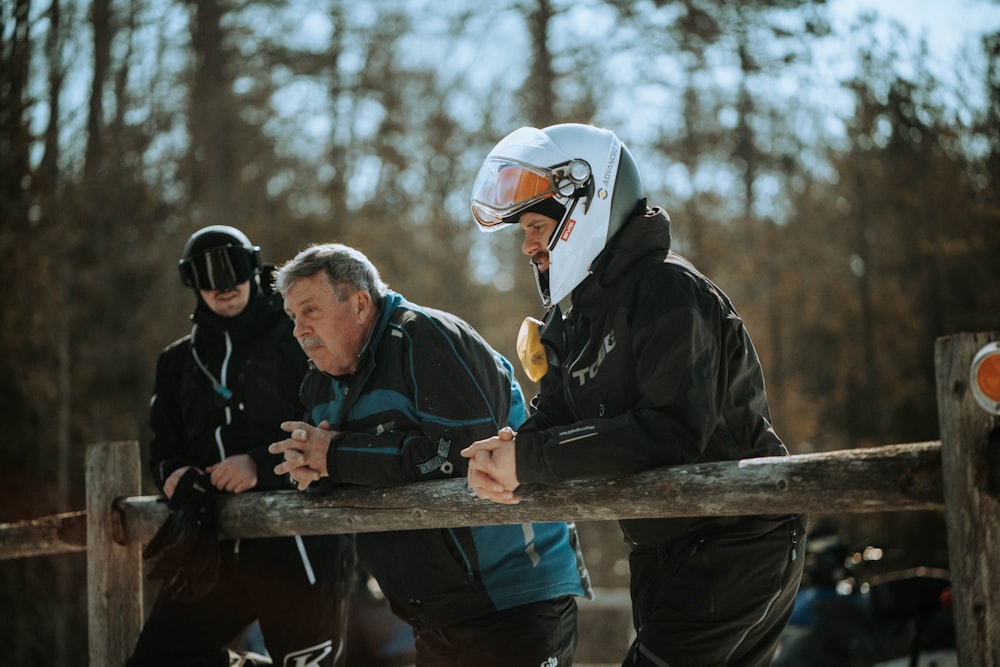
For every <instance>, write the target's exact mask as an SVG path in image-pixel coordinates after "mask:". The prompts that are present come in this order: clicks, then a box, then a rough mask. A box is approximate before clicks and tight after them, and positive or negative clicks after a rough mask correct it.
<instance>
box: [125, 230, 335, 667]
mask: <svg viewBox="0 0 1000 667" xmlns="http://www.w3.org/2000/svg"><path fill="white" fill-rule="evenodd" d="M179 269H180V274H181V280H182V282H183V284H184V285H185V286H187V287H190V288H192V289H193V290H194V293H195V299H196V305H195V310H194V313H193V314H192V315H191V321H192V326H191V333H190V334H189V335H187V336H185V337H183V338H181V339H180V340H177V341H175V342H174V343H172V344H171V345H169V346H168V347H167V348H165V349H164V350H163V352H161V354H160V357H159V360H158V362H157V366H156V380H155V388H154V393H153V397H152V401H151V408H150V427H151V429H152V432H153V439H152V441H151V443H150V466H151V470H152V475H153V479H154V481H155V482H156V484H157V485H158V486H159V487H160V488H161V489H162V490H163V493H164V495H165V496H166V497H167V498H168V505H169V506H170V508H171V510H173V511H172V512H171V516H170V518H169V519H168V520H167V522H165V524H164V526H163V527H162V528H161V530H160V531H158V533H157V536H156V537H154V539H153V540H152V541H151V542H150V545H149V546H148V547H147V549H146V552H145V554H144V555H146V556H148V557H149V560H150V561H151V563H152V566H151V567H150V576H151V577H154V578H157V579H162V580H163V582H164V583H163V586H162V588H161V589H160V591H159V594H158V596H157V599H156V602H155V604H154V606H153V608H152V610H151V612H150V614H149V617H148V618H147V619H146V623H145V625H144V627H143V629H142V632H141V633H140V636H139V639H138V642H137V643H136V646H135V650H134V653H133V655H132V657H131V658H130V659H129V661H128V663H127V664H128V665H129V666H130V667H139V666H150V665H164V666H166V665H170V666H171V667H177V666H181V665H220V666H224V665H228V664H229V656H228V654H227V648H226V647H227V646H228V645H229V644H230V643H231V642H232V640H233V639H234V638H235V637H236V636H237V635H238V634H239V633H240V631H241V630H242V629H243V628H245V627H246V626H247V625H248V624H250V623H251V622H253V621H254V620H259V621H260V627H261V630H262V632H263V635H264V641H265V645H266V647H267V651H268V652H269V653H270V656H271V658H272V659H273V662H274V664H276V665H299V666H306V665H310V666H312V665H314V666H322V667H329V666H332V665H337V664H341V659H342V655H343V652H344V651H343V647H344V631H345V620H346V615H345V609H346V602H347V591H346V588H347V587H348V585H349V582H350V576H351V574H352V569H353V562H354V547H353V543H352V538H350V537H343V536H336V535H332V536H306V537H300V536H294V537H280V538H265V539H243V540H223V541H221V542H218V541H217V537H216V535H215V531H214V524H213V522H212V512H211V503H212V500H211V499H212V496H213V495H214V494H217V493H243V492H245V491H254V490H271V489H288V488H289V482H288V479H287V478H284V477H279V476H278V475H276V474H275V473H274V467H275V465H276V464H277V463H278V462H279V461H280V458H279V457H275V456H274V455H272V454H269V453H268V451H267V446H268V445H269V444H270V443H271V442H273V441H274V440H276V439H278V438H279V437H280V436H282V435H283V432H282V431H281V429H280V424H281V423H282V422H283V421H286V420H289V419H299V418H301V416H302V415H303V414H304V408H303V406H302V404H301V403H300V401H299V398H298V390H299V384H300V383H301V381H302V378H303V376H304V375H305V373H306V369H307V363H308V362H307V359H306V356H305V354H304V353H303V352H302V350H301V348H300V347H299V345H298V343H296V341H295V338H293V337H292V333H291V330H292V327H291V323H290V322H289V321H288V318H287V317H286V316H285V314H284V312H283V309H282V305H281V299H280V297H277V296H276V295H274V294H273V293H272V291H271V286H270V284H269V278H270V277H269V276H267V275H262V272H263V270H264V269H265V267H264V266H263V265H262V263H261V255H260V248H259V247H256V246H254V245H253V244H252V243H251V242H250V240H249V239H248V238H247V236H246V235H245V234H244V233H243V232H241V231H240V230H238V229H236V228H234V227H228V226H223V225H213V226H209V227H205V228H203V229H201V230H199V231H197V232H195V233H194V234H193V235H192V236H191V237H190V239H189V240H188V242H187V244H186V245H185V248H184V253H183V256H182V258H181V260H180V263H179Z"/></svg>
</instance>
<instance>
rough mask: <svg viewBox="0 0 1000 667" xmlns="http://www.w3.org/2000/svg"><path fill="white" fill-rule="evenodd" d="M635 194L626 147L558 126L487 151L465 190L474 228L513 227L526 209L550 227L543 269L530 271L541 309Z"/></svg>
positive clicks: (594, 252) (581, 128)
mask: <svg viewBox="0 0 1000 667" xmlns="http://www.w3.org/2000/svg"><path fill="white" fill-rule="evenodd" d="M642 197H643V192H642V180H641V179H640V177H639V170H638V169H637V168H636V165H635V160H633V159H632V154H631V153H629V150H628V148H626V147H625V145H624V144H622V142H621V141H620V140H619V139H618V137H616V136H615V134H614V132H611V131H610V130H603V129H600V128H597V127H593V126H591V125H582V124H579V123H563V124H560V125H552V126H550V127H547V128H544V129H541V130H539V129H537V128H534V127H522V128H520V129H517V130H514V131H513V132H511V133H510V134H508V135H507V136H506V137H504V138H503V139H502V140H501V141H500V143H498V144H497V145H496V146H494V148H493V150H491V151H490V153H489V155H487V156H486V160H485V161H484V162H483V166H482V167H481V168H480V169H479V174H478V175H477V176H476V180H475V184H474V185H473V187H472V215H473V216H474V217H475V219H476V222H477V223H478V224H479V228H480V229H481V230H482V231H487V232H493V231H496V230H498V229H501V228H504V227H509V226H510V224H517V222H518V218H519V217H520V215H521V214H522V213H524V212H525V211H526V210H528V209H531V210H534V211H537V212H540V213H542V214H543V215H547V216H549V217H552V218H555V219H556V220H557V222H558V224H557V225H556V229H555V232H554V233H553V234H552V237H551V238H550V239H549V244H548V248H549V259H550V266H549V270H548V271H547V272H545V273H539V272H538V268H537V267H536V266H535V265H534V263H532V267H533V268H534V270H535V279H536V281H537V283H538V292H539V294H540V295H541V298H542V304H543V305H544V306H545V307H546V308H550V307H551V306H553V305H555V304H558V303H559V302H560V301H562V299H564V298H565V297H566V296H568V295H569V294H570V293H571V292H572V291H573V289H574V288H575V287H576V286H577V285H579V284H580V283H581V282H582V281H583V279H584V278H586V277H587V274H588V273H589V272H590V265H591V263H593V261H594V259H595V258H596V257H597V256H598V255H599V254H600V253H601V251H602V250H603V249H604V247H605V246H606V245H607V242H608V240H609V239H611V237H612V236H614V235H615V233H616V232H617V231H618V230H619V229H621V227H622V225H624V224H625V222H626V220H628V218H629V216H631V215H632V214H633V212H634V211H635V208H636V205H637V204H638V203H639V201H640V200H641V199H642Z"/></svg>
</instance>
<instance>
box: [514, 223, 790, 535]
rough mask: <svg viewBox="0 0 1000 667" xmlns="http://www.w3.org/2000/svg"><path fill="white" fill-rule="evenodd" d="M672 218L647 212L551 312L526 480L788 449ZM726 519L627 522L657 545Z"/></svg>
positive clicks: (751, 357) (723, 309)
mask: <svg viewBox="0 0 1000 667" xmlns="http://www.w3.org/2000/svg"><path fill="white" fill-rule="evenodd" d="M669 225H670V220H669V218H668V217H667V215H666V213H665V212H664V211H662V210H661V209H647V210H646V212H645V215H640V216H638V217H635V218H633V219H632V220H630V221H629V222H628V223H626V224H625V225H624V227H623V228H622V230H621V231H620V232H619V233H618V234H617V235H616V236H615V237H614V238H613V239H612V240H611V242H610V243H609V246H608V248H607V249H606V250H605V251H604V252H603V253H602V254H601V256H599V257H598V259H597V260H596V261H595V265H594V269H593V272H592V274H591V275H590V276H588V277H587V278H586V279H585V280H584V281H583V282H582V283H581V284H580V285H579V286H578V287H577V288H576V289H575V290H574V291H573V294H572V304H573V305H572V308H571V310H570V312H569V314H568V315H567V317H566V318H565V319H563V318H562V317H561V315H560V314H559V312H558V310H557V309H553V311H551V312H550V316H549V318H548V320H547V321H546V326H545V327H544V329H543V341H544V342H545V343H546V344H547V346H548V347H549V348H550V349H551V350H552V352H551V353H550V360H551V359H552V358H553V357H557V358H558V359H559V361H560V363H561V364H562V365H561V367H554V366H551V365H550V368H549V371H548V373H547V374H546V375H545V376H544V377H543V378H542V380H541V387H540V394H539V396H537V397H536V399H535V401H534V406H535V408H536V410H535V413H534V414H533V415H532V417H531V418H530V420H529V421H528V423H527V424H525V425H524V426H522V427H521V429H520V430H519V431H518V435H517V445H518V446H517V473H518V479H519V480H520V481H521V483H524V484H528V483H535V482H553V481H556V480H568V479H582V478H608V477H614V476H618V475H624V474H628V473H634V472H638V471H641V470H646V469H649V468H656V467H661V466H669V465H677V464H687V463H702V462H709V461H729V460H735V459H743V458H749V457H757V456H776V455H786V454H787V453H788V452H787V450H786V449H785V447H784V445H783V444H782V442H781V440H780V439H779V438H778V436H777V435H776V434H775V432H774V429H773V428H772V426H771V417H770V414H769V411H768V405H767V397H766V395H765V393H764V377H763V373H762V371H761V367H760V363H759V361H758V359H757V354H756V352H755V350H754V347H753V344H752V342H751V341H750V336H749V335H748V333H747V330H746V328H745V327H744V325H743V321H742V320H741V319H740V316H739V315H738V314H737V313H736V311H735V309H734V308H733V305H732V303H730V301H729V298H728V297H727V296H726V295H725V294H724V293H723V292H722V290H720V289H719V288H718V287H717V286H716V285H714V284H713V283H712V282H711V281H710V280H708V278H706V277H705V276H703V275H702V274H701V273H699V272H698V271H697V270H696V269H695V268H694V266H692V265H691V264H690V263H689V262H688V261H687V260H686V259H684V258H683V257H681V256H679V255H677V254H675V253H673V252H671V251H670V226H669ZM735 521H737V520H736V519H732V518H694V519H688V518H680V519H655V520H626V521H622V522H621V523H622V528H623V530H624V531H625V534H626V537H628V538H629V539H630V540H631V541H632V542H634V543H639V544H647V545H652V546H661V545H663V544H665V543H667V542H670V541H672V540H674V539H676V538H678V537H681V536H686V535H690V534H693V533H708V532H711V531H712V530H713V529H714V527H718V526H724V525H726V524H729V523H733V522H735Z"/></svg>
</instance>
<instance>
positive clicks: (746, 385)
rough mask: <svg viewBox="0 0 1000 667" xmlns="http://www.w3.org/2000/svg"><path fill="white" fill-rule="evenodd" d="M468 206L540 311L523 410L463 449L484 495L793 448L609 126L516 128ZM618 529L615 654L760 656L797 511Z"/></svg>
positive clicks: (731, 322)
mask: <svg viewBox="0 0 1000 667" xmlns="http://www.w3.org/2000/svg"><path fill="white" fill-rule="evenodd" d="M472 212H473V215H474V217H475V219H476V221H477V223H478V224H479V226H480V228H481V229H483V230H485V231H492V230H497V229H501V228H511V227H513V226H515V225H516V226H519V227H520V228H521V230H522V231H523V233H524V243H523V245H522V248H521V249H522V252H523V253H524V254H525V255H527V256H528V257H530V259H531V266H532V268H533V270H534V272H535V276H536V279H537V282H538V290H539V294H540V296H541V298H542V303H543V305H544V306H545V308H546V309H547V313H546V317H545V321H544V323H542V322H538V321H536V320H532V319H531V318H528V319H527V320H525V322H524V324H523V325H522V331H521V335H520V336H519V340H518V348H519V352H520V353H521V354H522V361H523V362H524V364H525V370H526V372H527V373H528V375H529V377H531V378H532V379H533V380H535V381H539V380H540V382H541V384H540V393H539V395H538V396H536V397H535V399H534V400H533V401H532V407H533V408H534V410H533V413H532V415H531V417H530V418H529V419H528V421H527V422H526V423H525V424H524V425H522V426H521V427H520V428H519V429H518V432H517V433H516V434H514V433H513V432H510V431H506V432H502V433H498V434H497V435H496V436H494V437H491V438H488V439H485V440H481V441H479V442H477V443H474V444H473V445H472V446H470V447H468V448H466V449H465V450H464V451H463V455H464V456H467V457H469V458H470V463H469V484H470V486H471V487H472V488H473V489H475V491H476V493H477V494H478V495H479V496H480V497H482V498H487V499H490V500H493V501H496V502H501V503H516V502H517V501H518V494H525V493H530V492H532V488H531V487H532V486H534V485H537V484H541V483H551V482H557V481H560V480H571V479H585V478H610V477H615V476H620V475H625V474H629V473H635V472H639V471H641V470H646V469H649V468H656V467H661V466H670V465H679V464H687V463H701V462H709V461H730V460H737V459H745V458H751V457H759V456H784V455H787V454H788V452H787V450H786V449H785V446H784V445H783V444H782V442H781V440H780V439H779V438H778V436H777V434H776V433H775V431H774V429H773V428H772V425H771V416H770V413H769V409H768V403H767V397H766V395H765V392H764V376H763V372H762V370H761V366H760V362H759V361H758V358H757V353H756V351H755V350H754V346H753V343H752V342H751V340H750V336H749V334H748V333H747V330H746V327H745V326H744V323H743V321H742V319H741V318H740V316H739V315H738V314H737V312H736V310H735V309H734V308H733V305H732V303H731V302H730V300H729V298H728V297H727V296H726V295H725V294H724V293H723V292H722V290H721V289H719V288H718V287H717V286H716V285H715V284H713V283H712V282H711V281H710V280H709V279H708V278H706V277H705V276H704V275H702V274H701V273H700V272H699V271H698V270H697V269H696V268H695V267H694V266H693V265H692V264H691V263H690V262H688V261H687V260H686V259H684V258H683V257H681V256H679V255H677V254H676V253H674V252H673V251H672V250H670V219H669V217H668V216H667V213H666V211H664V210H663V209H661V208H658V207H647V205H646V199H645V197H644V195H643V190H642V181H641V179H640V178H639V172H638V169H637V168H636V165H635V162H634V161H633V159H632V156H631V154H630V152H629V151H628V149H627V148H626V147H625V145H624V144H622V143H621V141H619V139H618V138H617V137H616V136H615V135H614V133H613V132H610V131H608V130H604V129H600V128H596V127H592V126H588V125H580V124H572V123H567V124H562V125H555V126H552V127H548V128H545V129H542V130H539V129H536V128H531V127H524V128H521V129H519V130H516V131H514V132H512V133H511V134H509V135H507V137H505V138H504V139H503V140H501V141H500V143H498V144H497V145H496V146H495V147H494V148H493V150H492V151H491V152H490V153H489V155H488V156H487V158H486V160H485V162H484V163H483V165H482V168H481V169H480V171H479V174H478V176H477V177H476V181H475V185H474V186H473V195H472ZM620 524H621V528H622V531H623V533H624V535H625V540H626V542H627V543H628V544H629V545H630V547H631V553H630V557H629V565H630V570H631V577H632V580H631V592H632V612H633V621H634V624H635V629H636V639H635V641H634V642H633V644H632V648H631V650H630V651H629V654H628V656H627V657H626V658H625V660H624V662H623V665H643V666H664V665H671V666H672V667H684V666H687V665H692V666H694V665H741V666H746V665H755V666H756V665H767V664H769V663H770V660H771V658H772V656H773V655H774V652H775V648H776V646H777V642H778V638H779V636H780V634H781V631H782V629H783V628H784V626H785V624H786V623H787V621H788V618H789V615H790V614H791V611H792V606H793V603H794V598H795V593H796V591H797V589H798V584H799V580H800V578H801V575H802V562H803V558H802V556H803V545H804V539H803V537H804V536H803V528H804V527H803V517H801V516H798V515H775V516H729V517H693V518H667V519H632V520H622V521H621V522H620Z"/></svg>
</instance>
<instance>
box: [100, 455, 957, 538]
mask: <svg viewBox="0 0 1000 667" xmlns="http://www.w3.org/2000/svg"><path fill="white" fill-rule="evenodd" d="M942 498H943V495H942V486H941V446H940V443H939V442H926V443H916V444H900V445H886V446H883V447H873V448H867V449H850V450H839V451H833V452H823V453H817V454H801V455H796V456H789V457H768V458H758V459H747V460H743V461H727V462H720V463H705V464H698V465H688V466H676V467H670V468H661V469H657V470H649V471H645V472H642V473H639V474H635V475H629V476H627V477H622V478H618V479H614V480H607V481H578V482H568V483H565V484H558V485H551V486H545V487H540V488H539V489H537V490H535V491H534V492H532V493H526V494H524V496H523V500H522V501H521V503H520V504H519V505H512V506H508V505H498V504H494V503H490V502H487V501H484V500H480V499H479V498H476V497H475V496H474V495H473V494H472V492H471V491H470V490H469V488H468V487H467V486H466V483H465V480H464V479H454V480H442V481H434V482H423V483H419V484H409V485H406V486H400V487H393V488H349V489H348V488H345V489H338V490H335V491H333V492H331V493H328V494H311V493H301V492H298V491H294V490H289V491H278V492H274V493H267V494H264V493H246V494H242V495H239V496H228V497H224V498H221V499H220V503H219V504H220V507H219V525H220V528H221V529H222V530H223V531H224V532H225V533H226V534H228V535H229V536H231V537H265V536H273V535H293V534H301V535H313V534H322V533H360V532H370V531H384V530H412V529H416V528H445V527H456V526H477V525H491V524H508V523H525V522H530V521H572V520H576V521H583V520H615V519H619V518H628V519H636V518H653V517H679V516H721V515H729V514H783V513H797V512H821V513H829V512H848V513H859V512H879V511H898V510H935V511H938V510H942V509H943V508H944V505H943V501H942ZM117 507H118V508H119V509H120V511H121V513H122V515H123V517H124V524H125V530H126V533H127V539H128V540H129V541H130V542H131V541H138V542H144V541H146V540H148V539H149V538H150V537H151V536H152V534H153V533H154V532H155V530H156V528H157V527H158V526H159V525H160V523H162V521H163V519H164V518H165V517H166V507H165V506H164V504H163V503H162V502H158V501H157V498H156V497H153V496H143V497H136V498H124V499H120V500H119V501H118V502H117Z"/></svg>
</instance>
